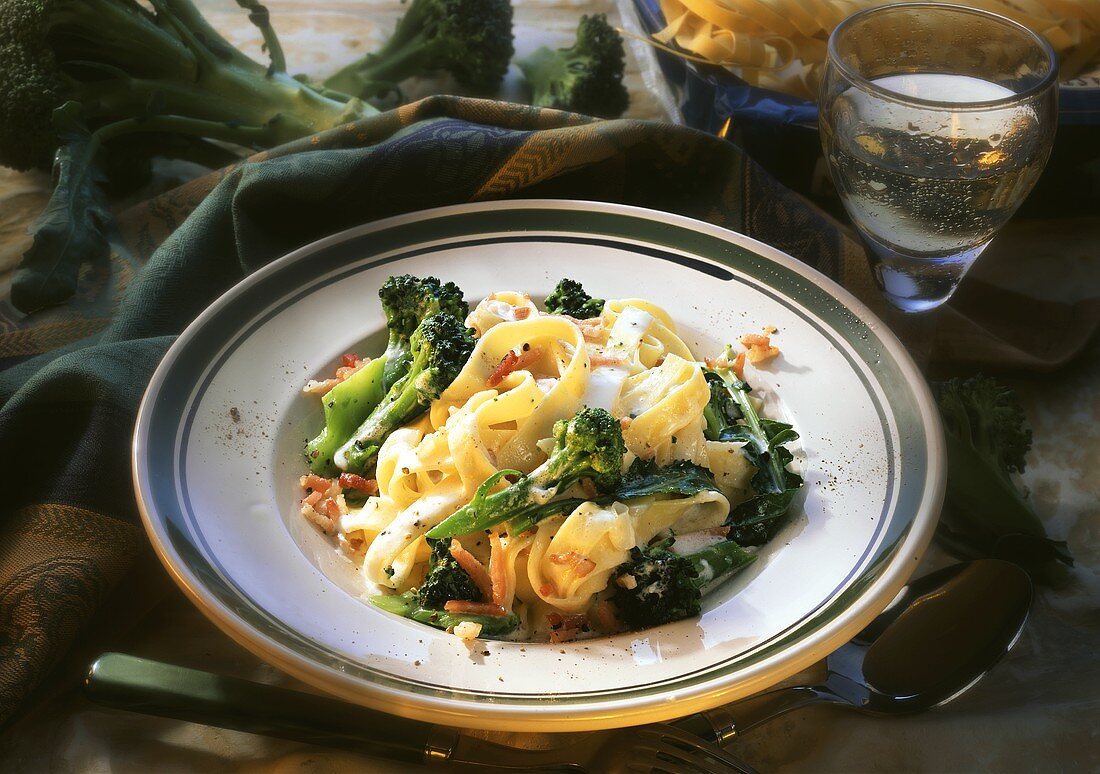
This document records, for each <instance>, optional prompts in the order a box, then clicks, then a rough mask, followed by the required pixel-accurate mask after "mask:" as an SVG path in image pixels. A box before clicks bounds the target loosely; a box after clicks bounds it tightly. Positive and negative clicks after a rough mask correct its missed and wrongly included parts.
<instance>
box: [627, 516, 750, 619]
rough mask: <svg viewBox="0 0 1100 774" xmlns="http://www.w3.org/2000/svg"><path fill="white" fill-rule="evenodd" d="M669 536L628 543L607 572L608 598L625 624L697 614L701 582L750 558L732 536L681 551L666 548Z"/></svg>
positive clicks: (726, 573)
mask: <svg viewBox="0 0 1100 774" xmlns="http://www.w3.org/2000/svg"><path fill="white" fill-rule="evenodd" d="M674 540H675V538H669V539H668V540H664V541H661V542H660V543H656V544H654V545H652V546H648V547H646V548H638V547H635V548H632V549H631V551H630V558H629V559H628V560H627V561H626V562H624V563H623V564H621V565H619V567H618V568H616V570H615V572H614V574H613V576H612V577H613V583H612V584H611V586H612V587H613V588H614V589H615V596H614V597H613V598H612V601H613V602H614V604H615V608H616V609H617V610H618V611H619V615H621V616H622V618H623V620H624V621H626V622H627V623H628V624H629V625H630V626H631V628H634V629H647V628H649V627H651V626H659V625H661V624H665V623H670V622H671V621H679V620H681V619H684V618H691V617H692V616H696V615H699V612H700V610H701V609H702V597H703V593H702V590H703V588H704V587H706V586H708V585H710V584H712V583H715V582H717V581H720V580H724V579H725V578H728V577H730V576H732V575H733V574H734V573H735V572H737V571H738V570H741V569H742V568H744V567H746V566H747V565H749V564H751V563H752V562H753V561H754V560H755V559H756V555H755V554H751V553H749V552H748V551H746V550H745V549H744V548H742V547H741V546H739V545H738V544H737V543H736V542H734V541H732V540H723V541H722V542H720V543H714V544H712V545H709V546H707V547H705V548H703V549H700V550H699V551H697V552H695V553H692V554H687V555H681V554H677V553H673V552H672V551H671V550H669V549H670V548H671V546H672V544H673V542H674Z"/></svg>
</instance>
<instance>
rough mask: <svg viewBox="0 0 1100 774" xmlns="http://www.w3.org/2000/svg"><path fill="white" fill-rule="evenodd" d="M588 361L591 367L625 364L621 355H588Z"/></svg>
mask: <svg viewBox="0 0 1100 774" xmlns="http://www.w3.org/2000/svg"><path fill="white" fill-rule="evenodd" d="M588 362H589V363H591V365H592V367H593V368H599V367H600V366H621V365H626V361H625V360H623V359H622V358H621V357H609V356H607V355H589V356H588Z"/></svg>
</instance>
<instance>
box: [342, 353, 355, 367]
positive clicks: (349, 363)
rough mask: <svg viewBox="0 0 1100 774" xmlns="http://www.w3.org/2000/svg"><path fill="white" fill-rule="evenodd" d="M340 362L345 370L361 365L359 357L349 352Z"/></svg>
mask: <svg viewBox="0 0 1100 774" xmlns="http://www.w3.org/2000/svg"><path fill="white" fill-rule="evenodd" d="M340 362H341V363H342V364H343V365H344V368H355V367H356V366H357V365H359V356H358V355H356V354H354V353H352V352H347V353H345V354H344V356H343V357H342V358H340Z"/></svg>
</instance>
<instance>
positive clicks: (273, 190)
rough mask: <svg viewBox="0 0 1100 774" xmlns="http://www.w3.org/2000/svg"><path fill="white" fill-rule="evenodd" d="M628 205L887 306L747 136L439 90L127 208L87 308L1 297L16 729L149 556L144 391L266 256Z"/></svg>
mask: <svg viewBox="0 0 1100 774" xmlns="http://www.w3.org/2000/svg"><path fill="white" fill-rule="evenodd" d="M516 197H548V198H571V199H591V200H603V201H612V202H623V203H627V204H632V205H639V206H643V207H651V208H654V209H659V210H667V211H671V212H677V213H680V214H683V215H688V216H691V217H695V218H699V219H702V220H706V221H710V222H712V223H716V224H719V225H721V226H725V227H727V228H731V229H734V230H736V231H740V232H742V233H745V234H747V235H749V236H751V237H755V238H757V239H760V240H761V241H764V242H767V243H769V244H772V245H774V246H776V247H778V248H779V249H781V250H784V251H786V252H788V253H791V254H792V255H794V256H796V257H798V258H799V259H801V260H803V261H805V262H806V263H807V264H808V265H810V266H813V267H814V268H816V269H818V270H820V271H822V272H824V273H825V274H827V275H829V276H831V277H833V278H834V279H837V280H838V281H840V282H841V283H842V284H844V285H846V286H847V287H849V288H850V289H852V290H853V292H856V293H857V295H860V296H861V297H863V298H864V299H865V300H866V301H868V302H869V303H871V304H873V305H874V306H875V307H876V308H877V309H878V310H879V311H881V310H882V302H881V300H880V299H879V296H878V294H877V292H876V291H875V290H874V288H873V285H872V284H871V278H870V275H869V272H868V270H867V267H866V262H865V258H864V255H863V252H862V248H861V247H860V245H859V244H858V243H857V242H856V241H855V240H853V239H852V237H851V236H850V235H849V233H848V232H847V231H846V230H844V229H843V228H842V227H840V226H839V225H838V224H837V223H836V222H835V221H833V220H831V219H830V218H828V217H827V216H825V215H823V214H822V213H821V212H819V211H818V210H816V209H815V208H813V207H812V206H811V205H809V204H807V203H806V202H805V201H804V200H803V199H801V198H800V197H798V196H797V195H795V194H793V193H791V192H789V191H787V190H785V189H783V188H782V187H781V186H779V185H778V184H777V183H775V182H774V180H773V179H772V178H770V177H769V176H768V175H767V174H766V173H764V172H762V171H761V169H760V168H759V167H757V166H756V165H755V164H754V163H753V162H752V161H751V160H749V159H747V158H746V157H745V156H744V155H743V154H742V153H741V152H740V150H739V149H738V148H737V147H735V146H734V145H732V144H730V143H728V142H724V141H721V140H718V139H716V138H714V137H711V136H709V135H705V134H702V133H700V132H697V131H694V130H690V129H686V128H683V127H678V126H673V125H668V124H659V123H651V122H639V121H629V120H619V121H606V122H595V121H592V120H591V119H587V118H584V117H580V116H576V115H571V114H565V113H560V112H556V111H547V110H538V109H534V108H529V107H524V106H519V105H511V104H504V103H498V102H489V101H481V100H467V99H457V98H449V97H435V98H430V99H427V100H424V101H421V102H418V103H415V104H413V105H409V106H406V107H403V108H401V109H398V110H395V111H392V112H389V113H386V114H384V115H381V116H377V117H373V118H370V119H367V120H364V121H362V122H359V123H356V124H351V125H348V126H346V127H343V128H341V129H337V130H333V131H330V132H327V133H325V134H322V135H318V136H315V137H312V138H308V139H306V140H303V141H300V142H297V143H294V144H291V145H288V146H284V147H281V148H279V149H276V150H275V151H271V152H268V153H262V154H259V155H257V156H255V157H253V158H252V159H250V160H249V161H247V162H245V163H242V164H240V165H237V166H235V167H232V168H229V169H226V170H221V171H219V172H217V173H213V174H211V175H208V176H206V177H203V178H201V179H198V180H195V181H193V182H191V183H189V184H187V185H184V186H182V187H180V188H177V189H175V190H173V191H171V192H169V193H167V194H165V195H162V196H159V197H157V198H155V199H153V200H151V201H148V202H145V203H143V204H141V205H139V206H137V207H134V208H133V209H131V210H129V211H127V212H126V213H124V214H123V215H122V217H121V218H120V221H119V232H118V234H116V237H117V238H116V241H115V253H114V254H113V255H112V257H111V260H110V263H109V264H106V263H105V264H104V265H100V266H91V267H87V268H86V269H85V270H84V272H83V274H82V278H81V289H80V293H79V294H78V297H77V298H76V299H74V301H73V303H72V304H70V305H69V306H67V307H65V308H64V309H59V310H53V311H50V312H46V313H44V314H41V315H38V316H35V317H32V318H29V319H26V320H22V319H17V317H16V315H15V314H14V312H13V311H12V310H11V308H10V306H8V307H5V306H0V368H2V369H3V370H0V459H2V460H3V461H4V464H3V465H2V469H3V473H0V476H3V483H4V486H3V488H2V491H3V492H4V495H5V500H6V503H5V506H6V507H5V508H3V509H0V510H2V511H3V512H4V514H5V515H4V516H3V517H2V518H0V722H2V721H3V720H5V719H7V718H9V717H10V716H11V715H13V714H14V713H15V711H16V710H17V709H18V708H19V706H20V705H21V704H22V703H23V702H25V700H26V699H27V697H28V696H29V695H30V694H31V692H32V691H33V690H34V688H35V686H36V685H37V684H39V683H40V682H41V680H42V678H43V677H44V676H45V674H46V673H47V672H48V670H49V669H50V668H51V666H53V665H54V664H55V663H57V661H58V659H59V657H60V656H61V655H62V654H64V652H65V651H66V649H67V648H68V647H69V646H70V645H71V644H72V642H73V640H74V638H75V637H76V636H77V634H78V633H79V632H80V630H81V628H82V627H83V626H85V625H86V624H87V622H88V621H89V619H90V618H91V617H92V616H93V614H94V613H95V612H96V609H97V607H99V606H100V605H101V604H102V602H103V600H104V599H105V597H106V595H107V594H108V593H109V592H110V590H111V589H112V587H114V586H115V585H116V584H117V583H118V582H119V580H120V578H122V577H123V575H124V573H125V572H126V570H127V568H128V567H130V566H131V565H132V564H133V562H134V561H135V559H136V558H137V557H138V556H140V555H141V553H142V552H143V551H146V550H147V543H146V541H145V538H144V535H143V533H142V531H141V528H140V526H139V521H138V515H137V511H136V506H135V503H134V497H133V493H132V488H131V483H130V454H129V445H130V437H131V432H132V427H133V419H134V415H135V412H136V409H137V405H138V402H139V400H140V398H141V395H142V392H143V390H144V388H145V385H146V383H147V381H148V380H149V378H150V376H151V374H152V372H153V370H154V369H155V367H156V365H157V363H158V361H159V359H160V358H161V356H162V355H163V353H164V352H165V350H166V349H167V348H168V346H169V345H170V344H171V342H172V340H173V337H174V336H175V335H176V334H178V333H179V332H180V331H182V330H183V328H184V327H185V326H186V325H187V324H188V323H189V322H190V321H191V320H192V319H194V317H195V316H196V315H198V314H199V313H200V312H201V311H202V310H203V309H205V308H206V307H207V306H208V305H209V304H210V303H211V302H212V301H214V299H216V298H217V297H218V296H219V295H220V294H221V293H223V292H224V291H226V290H227V289H229V288H230V287H231V286H232V285H233V284H234V283H236V282H237V281H239V280H240V279H241V278H242V277H244V276H245V275H247V274H248V273H249V272H251V271H253V270H254V269H256V268H258V267H260V266H263V265H264V264H266V263H267V262H269V261H271V260H273V259H275V258H278V257H279V256H281V255H283V254H285V253H287V252H289V251H291V250H293V249H295V248H297V247H299V246H301V245H304V244H306V243H309V242H312V241H314V240H316V239H318V238H320V237H323V236H325V235H327V234H331V233H333V232H336V231H339V230H341V229H345V228H348V227H351V226H355V225H358V224H361V223H364V222H367V221H370V220H373V219H377V218H383V217H386V216H390V215H395V214H398V213H403V212H408V211H412V210H421V209H427V208H431V207H438V206H442V205H448V204H456V203H461V202H470V201H484V200H491V199H503V198H516Z"/></svg>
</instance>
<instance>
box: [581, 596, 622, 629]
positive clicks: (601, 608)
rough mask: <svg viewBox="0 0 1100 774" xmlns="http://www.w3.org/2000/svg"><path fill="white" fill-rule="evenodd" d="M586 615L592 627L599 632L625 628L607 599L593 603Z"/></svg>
mask: <svg viewBox="0 0 1100 774" xmlns="http://www.w3.org/2000/svg"><path fill="white" fill-rule="evenodd" d="M588 617H589V621H590V622H591V624H592V628H593V629H596V630H598V631H601V632H608V633H610V632H618V631H622V630H623V628H625V627H624V626H623V623H622V621H620V620H619V616H618V614H617V613H616V612H615V607H614V606H613V605H612V604H611V603H610V602H607V601H604V602H597V603H596V604H595V605H593V606H592V610H591V611H590V612H589V616H588Z"/></svg>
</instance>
